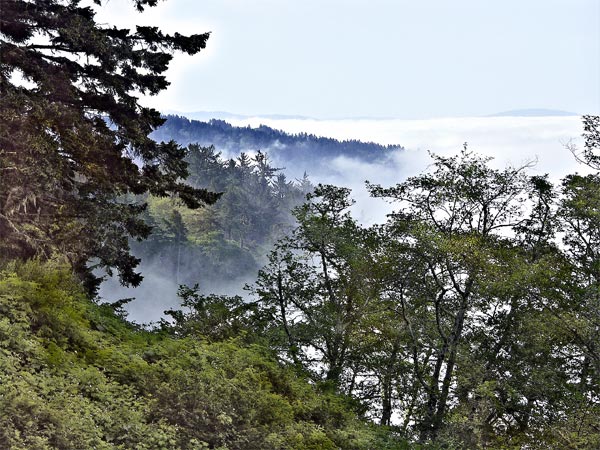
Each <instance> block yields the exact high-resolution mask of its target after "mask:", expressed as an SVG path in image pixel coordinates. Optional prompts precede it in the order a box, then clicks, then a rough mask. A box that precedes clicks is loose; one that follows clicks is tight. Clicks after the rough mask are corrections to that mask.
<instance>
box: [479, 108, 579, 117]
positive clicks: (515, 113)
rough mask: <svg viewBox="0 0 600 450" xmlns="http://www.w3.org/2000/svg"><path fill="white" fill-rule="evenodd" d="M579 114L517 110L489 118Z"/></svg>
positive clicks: (542, 110)
mask: <svg viewBox="0 0 600 450" xmlns="http://www.w3.org/2000/svg"><path fill="white" fill-rule="evenodd" d="M578 115H579V114H577V113H574V112H569V111H560V110H557V109H541V108H531V109H515V110H511V111H503V112H499V113H496V114H490V115H489V116H487V117H549V116H578Z"/></svg>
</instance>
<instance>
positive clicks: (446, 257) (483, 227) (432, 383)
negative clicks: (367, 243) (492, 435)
mask: <svg viewBox="0 0 600 450" xmlns="http://www.w3.org/2000/svg"><path fill="white" fill-rule="evenodd" d="M434 160H435V165H434V166H435V171H434V172H433V173H431V174H423V175H419V176H416V177H411V178H409V179H408V180H407V181H405V182H403V183H400V184H398V185H397V186H396V187H392V188H388V189H383V188H381V187H379V186H371V191H372V193H373V195H375V196H377V197H388V198H393V199H394V200H397V201H399V202H401V204H403V205H405V206H404V207H403V209H401V211H400V212H399V213H398V214H396V215H395V216H394V217H393V218H392V223H391V225H392V226H393V228H392V229H393V233H392V235H391V237H392V238H393V239H394V240H396V241H397V242H398V244H394V245H399V244H402V245H404V246H405V250H404V252H405V253H406V252H408V257H406V258H404V259H405V261H406V262H405V263H404V264H400V265H399V266H398V269H399V270H398V272H396V273H397V275H396V276H397V281H396V282H395V283H394V285H395V289H392V291H391V292H390V295H392V296H393V297H395V298H396V299H397V300H398V302H399V310H400V313H401V317H402V320H403V322H404V324H403V327H405V328H406V329H407V330H408V335H409V342H408V348H409V349H410V353H409V355H407V356H408V357H409V358H410V360H411V364H412V366H413V370H414V374H415V382H416V383H418V384H419V388H418V390H419V391H420V392H421V394H420V395H422V402H423V403H422V404H421V405H420V408H419V410H418V413H417V415H416V416H415V419H416V420H417V423H418V428H419V432H420V440H421V441H426V440H429V439H432V440H435V439H436V437H437V435H438V433H439V431H440V430H441V428H442V425H443V421H444V418H445V417H446V415H447V413H448V407H449V402H450V401H451V398H452V388H453V386H454V385H455V378H456V373H455V371H456V368H457V364H458V363H459V360H460V354H461V351H462V348H463V345H464V341H465V333H466V332H467V330H469V329H472V328H473V327H477V326H478V325H479V318H478V311H479V312H480V313H481V314H484V313H485V312H487V311H489V310H490V309H493V308H494V307H495V306H494V303H495V302H496V301H500V299H495V298H494V297H492V296H489V295H488V294H489V292H486V286H487V283H488V282H489V279H490V275H491V274H492V273H497V272H500V273H502V270H503V267H504V264H505V263H504V262H503V259H504V258H505V256H504V253H505V252H506V251H510V248H511V244H510V243H509V242H506V241H505V239H504V238H503V236H502V230H507V231H508V230H510V229H513V228H514V227H516V226H518V225H520V224H521V223H522V221H523V220H524V219H523V216H522V211H523V205H524V202H525V201H526V200H527V191H528V188H529V183H528V179H527V177H526V176H525V175H524V174H523V168H520V169H511V168H509V169H506V170H504V171H496V170H493V169H491V168H489V167H488V166H487V162H488V161H487V160H485V159H482V158H478V157H475V156H473V155H472V154H471V153H470V152H468V151H467V149H466V146H465V150H464V151H463V152H462V154H461V155H460V156H457V157H450V158H444V157H439V156H434ZM394 234H395V237H394Z"/></svg>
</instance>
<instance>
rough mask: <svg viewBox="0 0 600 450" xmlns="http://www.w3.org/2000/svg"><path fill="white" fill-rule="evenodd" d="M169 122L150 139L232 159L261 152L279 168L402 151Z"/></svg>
mask: <svg viewBox="0 0 600 450" xmlns="http://www.w3.org/2000/svg"><path fill="white" fill-rule="evenodd" d="M166 118H167V121H166V122H165V124H164V125H163V126H162V127H160V128H159V129H158V130H156V131H155V132H154V133H153V134H152V135H151V136H152V138H153V139H156V140H158V141H168V140H171V139H172V140H175V141H177V142H178V143H179V144H181V145H188V144H192V143H193V144H195V143H197V144H200V145H202V146H209V145H214V146H215V148H216V150H217V151H221V152H223V153H224V154H225V155H230V156H237V155H239V153H240V152H255V151H258V150H261V151H262V152H263V153H267V154H268V155H269V157H270V158H271V159H272V160H274V161H275V162H277V163H279V164H285V163H287V162H294V163H299V162H306V163H310V164H309V165H310V166H313V165H314V164H315V162H318V161H324V160H331V159H333V158H335V157H338V156H346V157H349V158H358V159H362V160H364V161H374V160H378V159H382V158H385V157H386V156H388V155H389V154H390V153H391V152H395V151H399V150H403V148H402V147H401V146H400V145H381V144H377V143H374V142H362V141H358V140H345V141H339V140H337V139H332V138H327V137H320V136H315V135H314V134H307V133H299V134H290V133H286V132H284V131H281V130H275V129H273V128H270V127H268V126H266V125H260V126H259V127H257V128H252V127H250V126H246V127H236V126H233V125H231V124H230V123H228V122H226V121H224V120H220V119H210V120H208V121H199V120H190V119H188V118H186V117H180V116H166Z"/></svg>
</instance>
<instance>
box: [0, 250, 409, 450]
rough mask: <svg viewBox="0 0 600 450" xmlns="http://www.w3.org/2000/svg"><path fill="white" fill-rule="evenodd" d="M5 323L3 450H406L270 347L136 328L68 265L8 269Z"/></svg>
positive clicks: (0, 412) (1, 312)
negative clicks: (88, 292)
mask: <svg viewBox="0 0 600 450" xmlns="http://www.w3.org/2000/svg"><path fill="white" fill-rule="evenodd" d="M192 293H193V291H192ZM188 294H189V292H188ZM198 302H199V299H198V298H191V297H190V295H188V304H189V305H197V304H198ZM0 317H1V319H0V447H2V448H14V449H23V450H25V449H27V450H30V449H61V450H66V449H79V448H98V449H201V448H221V449H232V450H233V449H240V450H241V449H337V448H345V449H365V450H366V449H375V448H396V449H400V448H406V447H405V446H404V443H403V441H399V440H394V439H393V438H392V437H391V436H389V435H388V434H386V433H385V432H384V431H383V430H378V429H374V428H371V427H369V426H367V425H365V424H363V423H362V422H360V421H358V420H357V418H356V415H355V413H354V412H352V410H351V409H349V407H348V405H347V403H346V402H345V400H343V399H342V398H340V397H337V396H335V395H333V394H330V393H329V394H328V393H321V392H319V391H318V390H316V389H315V387H314V386H311V385H309V384H307V383H306V382H305V381H304V380H302V379H301V378H298V377H297V376H295V375H294V374H293V372H292V371H290V370H288V369H286V368H284V367H282V366H281V365H279V364H278V363H277V362H276V361H275V360H274V359H273V358H272V356H271V355H270V352H269V351H268V350H266V349H265V348H263V347H260V346H256V345H250V346H244V345H242V344H241V343H239V342H238V341H237V340H235V339H232V340H225V341H220V342H214V343H212V344H209V343H206V342H205V341H204V340H203V338H202V336H201V335H199V334H197V333H196V331H198V330H190V331H189V332H187V333H180V335H183V334H185V335H186V337H181V338H174V337H170V336H168V335H167V334H166V333H165V332H164V330H163V331H155V332H150V331H144V330H140V329H137V328H136V327H134V326H132V325H130V324H128V323H126V322H124V321H123V319H122V318H120V317H119V316H118V315H115V313H114V311H113V308H111V307H110V305H96V304H93V303H91V302H90V301H89V300H88V299H87V298H86V296H85V295H84V294H83V292H82V290H81V288H80V286H79V284H78V283H77V282H76V281H75V280H74V279H73V278H72V276H71V274H70V272H69V271H68V270H66V269H65V268H63V267H61V266H59V265H52V264H41V263H38V262H28V263H12V264H10V265H8V266H5V267H4V268H3V269H2V272H1V274H0ZM193 320H194V318H189V321H190V322H192V321H193ZM200 331H202V330H200ZM220 337H224V336H216V335H215V336H213V338H214V340H215V341H216V340H218V338H220ZM381 442H388V444H387V445H388V447H382V446H380V445H379V443H381ZM394 442H395V444H393V445H392V443H394Z"/></svg>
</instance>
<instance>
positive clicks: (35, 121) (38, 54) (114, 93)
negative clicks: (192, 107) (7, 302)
mask: <svg viewBox="0 0 600 450" xmlns="http://www.w3.org/2000/svg"><path fill="white" fill-rule="evenodd" d="M156 3H157V1H156V0H136V1H134V2H133V5H134V6H135V7H136V8H137V9H138V10H139V11H143V9H144V7H146V6H155V5H156ZM94 4H95V5H98V7H99V6H100V5H101V2H100V0H94ZM0 10H1V11H2V14H0V37H1V41H0V51H1V54H2V58H1V59H0V96H1V97H2V102H1V106H0V124H1V125H0V176H1V179H2V183H0V253H1V254H3V255H8V256H9V257H32V256H39V257H44V258H48V257H50V256H52V255H54V254H60V255H62V256H63V257H66V258H68V260H69V261H70V262H71V264H72V265H73V267H75V268H76V270H77V271H78V272H80V273H87V274H88V275H89V274H90V273H91V269H93V268H97V267H103V268H105V269H107V270H108V271H109V272H110V271H111V268H116V269H118V272H119V276H120V279H121V281H122V282H123V283H132V284H134V285H135V284H137V283H139V281H140V280H141V276H140V275H139V274H137V273H135V271H134V268H135V266H136V265H137V262H138V261H137V259H136V258H135V257H133V256H132V255H131V254H130V253H129V246H128V238H129V237H133V238H144V237H146V236H147V235H148V233H149V231H150V230H149V227H148V226H147V225H146V224H144V223H143V221H142V220H141V219H140V218H139V214H140V213H141V212H142V211H143V209H144V204H143V203H142V202H135V201H131V198H130V197H129V198H128V197H125V196H126V195H127V194H143V193H146V192H149V193H152V194H153V195H156V196H166V195H171V196H176V197H177V198H179V199H180V200H181V201H182V202H184V203H185V204H186V205H187V206H189V207H191V208H197V207H199V206H201V205H203V204H205V203H212V202H214V201H215V200H216V198H217V195H216V194H214V193H211V192H209V191H207V190H204V189H196V188H192V187H190V186H189V185H187V184H185V182H184V181H183V180H184V179H185V178H186V176H187V163H186V162H185V161H184V157H185V154H186V151H185V150H184V149H183V148H181V147H180V146H179V145H178V144H176V143H175V142H173V141H171V142H167V143H164V142H161V143H157V142H155V141H153V140H152V139H150V138H149V137H148V135H149V134H150V133H151V132H152V131H153V130H154V129H156V128H157V127H158V126H159V125H161V124H162V123H163V119H161V117H160V114H159V112H158V111H156V110H154V109H152V108H147V107H143V106H141V105H140V103H139V101H138V96H139V95H143V94H150V95H153V94H157V93H158V92H160V91H162V90H163V89H165V88H166V87H167V86H168V84H169V83H168V82H167V80H166V78H165V75H164V73H165V71H166V70H167V68H168V65H169V62H170V61H171V59H172V53H173V52H174V51H182V52H185V53H188V54H195V53H198V52H199V51H200V50H202V49H203V48H204V47H205V45H206V41H207V40H208V37H209V33H203V34H195V35H191V36H183V35H181V34H179V33H175V34H173V35H168V34H164V33H162V32H161V31H160V30H159V29H158V28H155V27H147V26H146V27H142V26H138V27H135V30H130V29H126V28H125V29H120V28H116V27H110V26H105V25H101V24H98V23H97V22H96V21H95V10H94V7H91V6H81V5H80V1H78V0H36V1H23V0H2V1H1V3H0ZM90 260H92V263H91V264H89V262H90Z"/></svg>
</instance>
